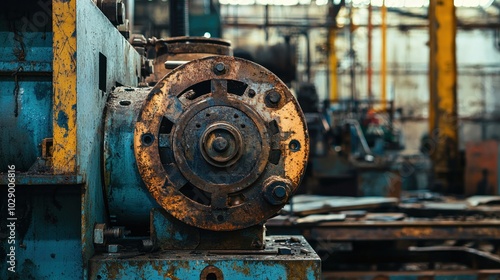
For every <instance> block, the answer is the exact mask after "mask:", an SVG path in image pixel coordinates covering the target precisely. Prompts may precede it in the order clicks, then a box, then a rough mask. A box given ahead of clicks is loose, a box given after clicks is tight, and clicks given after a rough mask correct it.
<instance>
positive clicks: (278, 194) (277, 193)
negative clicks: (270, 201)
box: [273, 185, 287, 200]
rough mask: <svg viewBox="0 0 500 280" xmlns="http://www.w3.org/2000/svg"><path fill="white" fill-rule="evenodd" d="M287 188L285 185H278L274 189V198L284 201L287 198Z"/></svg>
mask: <svg viewBox="0 0 500 280" xmlns="http://www.w3.org/2000/svg"><path fill="white" fill-rule="evenodd" d="M286 195H287V193H286V187H285V186H284V185H277V186H275V187H274V189H273V196H274V198H276V199H278V200H282V199H284V198H285V197H286Z"/></svg>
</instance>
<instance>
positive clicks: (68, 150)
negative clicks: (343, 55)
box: [52, 0, 77, 174]
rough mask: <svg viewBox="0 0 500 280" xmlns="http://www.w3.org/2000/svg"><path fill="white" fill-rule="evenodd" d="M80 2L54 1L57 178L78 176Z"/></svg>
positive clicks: (54, 127)
mask: <svg viewBox="0 0 500 280" xmlns="http://www.w3.org/2000/svg"><path fill="white" fill-rule="evenodd" d="M76 2H77V1H76V0H53V1H52V30H53V33H54V34H53V41H52V49H53V55H54V57H53V60H52V63H53V78H52V82H53V87H54V99H53V101H54V105H53V129H54V132H53V141H54V144H53V145H54V150H53V155H52V162H53V168H54V173H55V174H70V173H75V172H76V153H77V151H76Z"/></svg>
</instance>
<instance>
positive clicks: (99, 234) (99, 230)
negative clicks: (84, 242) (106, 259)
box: [94, 224, 106, 245]
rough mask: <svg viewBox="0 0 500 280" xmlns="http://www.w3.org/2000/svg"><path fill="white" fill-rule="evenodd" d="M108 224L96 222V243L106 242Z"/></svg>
mask: <svg viewBox="0 0 500 280" xmlns="http://www.w3.org/2000/svg"><path fill="white" fill-rule="evenodd" d="M105 231H106V224H96V225H95V227H94V244H100V245H102V244H104V243H105V234H104V232H105Z"/></svg>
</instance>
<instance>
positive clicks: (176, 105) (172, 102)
mask: <svg viewBox="0 0 500 280" xmlns="http://www.w3.org/2000/svg"><path fill="white" fill-rule="evenodd" d="M165 103H166V104H167V106H166V109H167V110H166V112H165V117H166V118H167V119H169V120H170V121H171V122H173V123H176V122H177V120H178V119H179V118H180V116H181V115H182V113H183V112H184V106H183V105H182V102H181V101H180V100H179V98H177V96H175V95H167V100H166V102H165Z"/></svg>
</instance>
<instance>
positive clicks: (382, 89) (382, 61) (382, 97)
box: [380, 0, 387, 112]
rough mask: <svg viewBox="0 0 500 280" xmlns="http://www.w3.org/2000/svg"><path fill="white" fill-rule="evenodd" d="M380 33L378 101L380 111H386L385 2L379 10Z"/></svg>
mask: <svg viewBox="0 0 500 280" xmlns="http://www.w3.org/2000/svg"><path fill="white" fill-rule="evenodd" d="M380 11H381V13H380V16H381V21H382V25H381V31H380V32H381V33H382V48H381V49H382V53H381V54H380V57H381V59H380V65H381V66H380V68H381V69H380V101H381V103H382V111H384V112H385V110H386V109H387V104H386V103H387V55H386V53H387V7H386V6H385V0H384V1H382V8H381V10H380Z"/></svg>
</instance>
